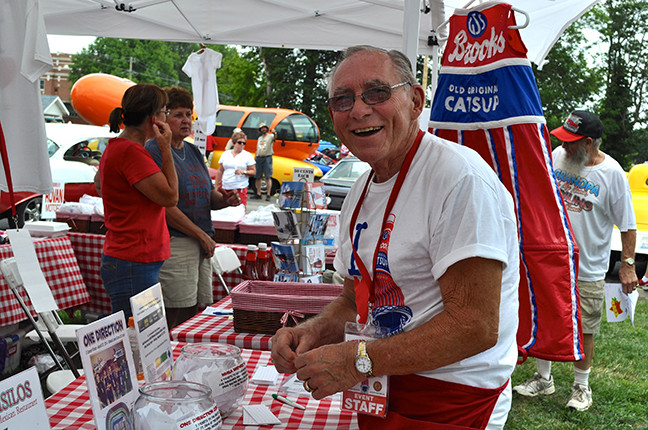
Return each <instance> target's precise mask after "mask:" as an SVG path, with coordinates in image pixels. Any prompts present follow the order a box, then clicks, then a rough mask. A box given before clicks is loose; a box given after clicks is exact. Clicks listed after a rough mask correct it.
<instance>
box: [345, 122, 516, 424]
mask: <svg viewBox="0 0 648 430" xmlns="http://www.w3.org/2000/svg"><path fill="white" fill-rule="evenodd" d="M367 176H368V172H367V173H365V174H363V176H361V177H360V179H358V181H357V182H356V184H355V185H354V186H353V188H352V189H351V191H350V192H349V194H348V196H347V197H346V199H345V201H344V204H343V206H342V213H341V217H340V218H341V222H340V246H339V248H338V251H337V254H336V257H335V263H334V264H335V269H336V271H338V272H339V273H340V274H342V275H344V276H345V277H348V278H352V277H354V276H360V273H359V271H358V270H357V268H356V266H355V262H352V248H351V246H352V245H351V243H352V240H351V238H350V236H349V223H350V221H351V214H352V213H353V210H354V208H355V206H356V203H357V201H358V199H359V197H360V194H361V192H362V188H363V187H364V184H365V183H366V179H367ZM396 177H397V175H395V176H394V177H392V178H391V179H390V180H388V181H386V182H384V183H380V184H376V183H371V184H370V186H369V189H368V192H367V196H366V197H365V201H364V204H363V206H362V209H361V210H360V212H359V215H358V219H357V222H356V225H355V226H353V234H354V237H353V242H354V243H357V244H358V248H357V249H358V251H359V255H360V258H361V259H362V260H363V262H365V265H366V266H367V269H368V270H369V272H370V274H371V276H372V277H373V276H374V274H373V267H371V262H372V261H373V256H374V251H375V248H376V243H377V240H378V236H379V234H380V227H381V224H382V220H383V215H384V211H385V207H386V205H387V200H388V199H389V195H390V192H391V190H392V188H393V185H394V183H395V182H396ZM392 213H393V214H394V215H395V224H394V228H393V231H392V233H391V238H390V243H389V249H388V254H387V261H386V264H385V266H384V270H385V271H386V272H387V273H389V274H390V276H391V278H392V279H393V280H394V282H395V285H396V287H392V288H387V289H386V290H384V294H382V299H381V298H380V297H379V291H378V285H376V288H377V289H376V293H377V299H376V304H375V305H374V309H373V317H374V320H380V321H383V322H384V324H383V326H384V327H387V329H388V330H390V331H391V334H398V333H399V332H403V331H409V330H412V329H413V328H416V327H418V326H420V325H423V324H424V323H426V322H427V321H428V320H430V319H431V318H433V317H434V316H435V315H437V314H439V313H440V312H442V311H443V298H442V297H441V291H440V287H439V283H438V282H437V279H439V278H440V277H441V276H442V275H443V274H444V273H445V271H446V270H447V268H448V267H450V266H452V265H453V264H454V263H456V262H458V261H461V260H464V259H467V258H471V257H483V258H488V259H494V260H498V261H501V262H502V263H504V265H503V267H504V271H503V275H502V293H501V302H500V303H501V304H500V315H499V337H498V342H497V345H496V346H494V347H492V348H490V349H489V350H487V351H484V352H482V353H480V354H477V355H475V356H472V357H469V358H466V359H464V360H462V361H460V362H457V363H454V364H451V365H448V366H445V367H442V368H439V369H436V370H432V371H428V372H422V373H420V375H422V376H426V377H431V378H436V379H441V380H445V381H450V382H455V383H459V384H465V385H470V386H475V387H482V388H497V387H500V386H502V385H504V383H506V381H507V380H508V379H509V378H510V376H511V373H512V372H513V369H514V367H515V363H516V360H517V344H516V332H517V327H518V281H519V251H518V249H519V243H518V236H517V227H516V219H515V214H514V208H513V200H512V198H511V196H510V194H509V193H508V192H507V191H506V189H505V188H504V186H503V185H502V184H501V182H500V181H499V179H498V178H497V177H496V176H495V174H494V172H493V170H492V169H491V168H490V167H489V166H488V165H487V164H486V163H485V162H484V161H483V160H482V158H481V157H480V156H479V155H478V154H477V153H476V152H474V151H473V150H471V149H468V148H466V147H463V146H460V145H457V144H456V143H452V142H448V141H445V140H442V139H439V138H438V137H436V136H433V135H431V134H428V133H426V134H425V136H424V137H423V140H422V142H421V146H420V148H419V149H418V152H417V154H416V156H415V157H414V160H413V162H412V165H411V167H410V171H409V172H408V174H407V177H406V178H405V181H404V183H403V187H402V189H401V191H400V194H399V196H398V199H397V200H396V203H395V204H394V208H393V210H392ZM358 235H359V237H358ZM418 347H421V348H423V347H425V345H420V346H418ZM430 347H433V346H432V345H430ZM509 408H510V393H508V394H503V395H502V396H501V397H500V401H499V402H498V405H497V407H496V410H495V412H494V413H493V415H492V417H491V419H492V420H497V419H502V416H503V417H504V418H505V416H506V414H507V412H508V410H509Z"/></svg>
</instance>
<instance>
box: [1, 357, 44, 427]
mask: <svg viewBox="0 0 648 430" xmlns="http://www.w3.org/2000/svg"><path fill="white" fill-rule="evenodd" d="M0 392H1V393H2V406H1V407H0V423H2V427H0V428H2V429H10V430H11V429H30V430H40V429H42V430H45V429H47V430H49V429H50V422H49V416H47V409H46V407H45V400H43V390H42V388H41V384H40V379H39V378H38V371H37V370H36V367H35V366H32V367H30V368H29V369H27V370H24V371H22V372H20V373H18V374H17V375H14V376H11V377H9V378H7V379H5V380H2V381H0Z"/></svg>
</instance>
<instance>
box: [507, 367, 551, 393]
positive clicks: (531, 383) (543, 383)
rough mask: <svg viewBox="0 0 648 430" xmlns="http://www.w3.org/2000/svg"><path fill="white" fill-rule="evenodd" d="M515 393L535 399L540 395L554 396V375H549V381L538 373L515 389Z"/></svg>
mask: <svg viewBox="0 0 648 430" xmlns="http://www.w3.org/2000/svg"><path fill="white" fill-rule="evenodd" d="M513 391H517V392H518V394H521V395H523V396H527V397H535V396H537V395H538V394H553V393H555V392H556V388H555V387H554V382H553V375H549V379H545V378H543V377H542V376H541V375H540V374H539V373H538V372H536V373H535V375H533V378H531V379H529V380H528V381H526V382H523V383H522V384H520V385H516V386H515V387H513Z"/></svg>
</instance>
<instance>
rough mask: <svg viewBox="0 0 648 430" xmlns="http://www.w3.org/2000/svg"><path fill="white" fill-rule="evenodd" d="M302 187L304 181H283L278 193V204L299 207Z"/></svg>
mask: <svg viewBox="0 0 648 430" xmlns="http://www.w3.org/2000/svg"><path fill="white" fill-rule="evenodd" d="M304 189H305V183H304V182H294V181H283V183H282V184H281V190H280V194H279V206H281V207H282V208H287V209H301V207H302V196H303V194H304V193H305V191H304Z"/></svg>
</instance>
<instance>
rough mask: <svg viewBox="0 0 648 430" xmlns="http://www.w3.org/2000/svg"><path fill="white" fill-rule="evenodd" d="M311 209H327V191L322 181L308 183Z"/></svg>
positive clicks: (307, 188) (309, 206)
mask: <svg viewBox="0 0 648 430" xmlns="http://www.w3.org/2000/svg"><path fill="white" fill-rule="evenodd" d="M306 190H307V191H308V208H309V209H326V193H325V191H324V184H322V183H321V182H308V183H306Z"/></svg>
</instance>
